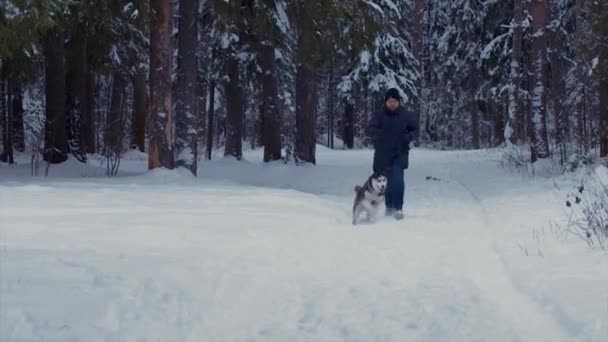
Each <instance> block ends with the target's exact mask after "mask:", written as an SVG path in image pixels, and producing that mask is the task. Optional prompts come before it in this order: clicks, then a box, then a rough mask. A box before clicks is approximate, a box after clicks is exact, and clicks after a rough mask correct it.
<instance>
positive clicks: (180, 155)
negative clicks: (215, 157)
mask: <svg viewBox="0 0 608 342" xmlns="http://www.w3.org/2000/svg"><path fill="white" fill-rule="evenodd" d="M197 12H198V0H180V4H179V35H178V54H177V85H176V88H177V89H176V107H175V111H176V113H175V126H176V127H175V131H176V132H175V133H176V136H175V152H176V155H177V160H176V164H177V166H184V167H186V168H187V169H189V170H190V172H192V174H193V175H195V176H196V172H197V160H198V148H197V145H198V144H197V127H196V123H197V117H196V112H197V101H196V86H197V79H196V74H197V70H198V67H197V55H196V51H197V50H196V45H197V42H198V24H197V22H196V15H197Z"/></svg>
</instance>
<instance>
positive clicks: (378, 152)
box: [367, 88, 418, 220]
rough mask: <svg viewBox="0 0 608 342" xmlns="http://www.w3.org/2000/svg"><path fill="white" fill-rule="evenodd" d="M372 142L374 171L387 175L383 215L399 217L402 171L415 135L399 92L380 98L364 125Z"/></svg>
mask: <svg viewBox="0 0 608 342" xmlns="http://www.w3.org/2000/svg"><path fill="white" fill-rule="evenodd" d="M367 134H368V136H370V137H371V138H372V140H373V142H374V149H375V151H374V165H373V169H374V172H377V173H382V174H384V175H386V176H387V178H388V184H387V189H386V195H385V204H386V215H387V216H393V217H394V218H395V219H396V220H402V219H403V198H404V195H405V181H404V179H403V176H404V175H403V171H404V170H406V169H407V168H408V167H409V151H410V141H412V140H414V139H415V137H416V135H417V134H418V122H417V120H416V116H415V115H414V113H411V112H408V111H406V110H404V109H403V108H402V107H401V96H400V95H399V91H398V90H397V89H395V88H391V89H389V90H388V92H387V93H386V96H385V97H384V107H383V108H382V109H381V110H380V111H378V112H377V113H375V114H374V116H373V117H372V119H371V120H370V123H369V125H368V127H367Z"/></svg>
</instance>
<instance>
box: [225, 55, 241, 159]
mask: <svg viewBox="0 0 608 342" xmlns="http://www.w3.org/2000/svg"><path fill="white" fill-rule="evenodd" d="M239 74H240V72H239V61H238V59H237V58H236V56H234V55H233V54H230V55H229V56H228V58H227V61H226V76H227V81H226V84H225V86H224V92H225V94H226V106H227V110H226V112H227V118H226V119H227V120H226V121H227V122H226V148H225V150H224V154H225V155H226V156H232V157H234V158H236V159H237V160H241V159H242V158H243V146H242V145H243V90H242V88H241V78H240V77H239Z"/></svg>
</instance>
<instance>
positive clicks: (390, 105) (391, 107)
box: [386, 98, 399, 112]
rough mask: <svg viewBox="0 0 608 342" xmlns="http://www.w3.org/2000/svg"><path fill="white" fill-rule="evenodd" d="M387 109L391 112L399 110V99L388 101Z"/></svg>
mask: <svg viewBox="0 0 608 342" xmlns="http://www.w3.org/2000/svg"><path fill="white" fill-rule="evenodd" d="M386 108H388V110H390V111H391V112H394V111H396V110H397V108H399V101H397V99H393V98H390V99H388V100H387V101H386Z"/></svg>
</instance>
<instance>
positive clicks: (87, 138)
mask: <svg viewBox="0 0 608 342" xmlns="http://www.w3.org/2000/svg"><path fill="white" fill-rule="evenodd" d="M84 68H85V69H84V73H85V76H84V81H85V83H84V86H83V94H84V95H83V98H82V102H81V103H80V105H81V106H80V108H81V120H80V144H81V146H80V150H81V151H82V152H83V153H96V152H97V149H96V140H97V139H96V132H97V129H96V128H95V127H96V125H95V123H96V122H97V117H96V115H95V114H96V111H95V75H94V74H93V72H92V71H91V69H90V68H89V66H88V59H87V63H85V66H84Z"/></svg>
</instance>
